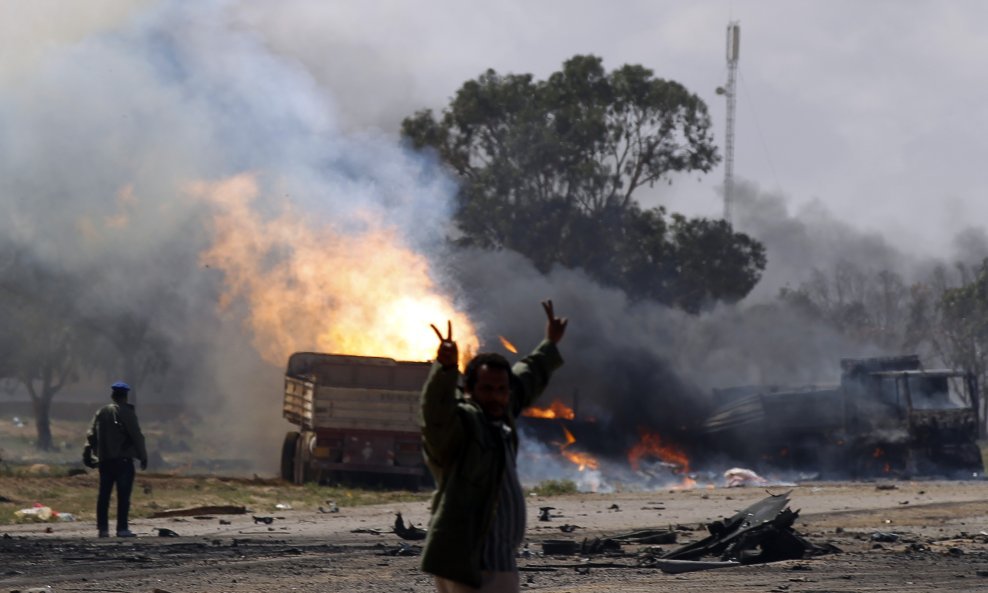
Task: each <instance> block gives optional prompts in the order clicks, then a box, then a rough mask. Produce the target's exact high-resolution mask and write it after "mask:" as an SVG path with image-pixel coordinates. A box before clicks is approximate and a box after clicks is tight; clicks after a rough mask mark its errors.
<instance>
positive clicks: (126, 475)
mask: <svg viewBox="0 0 988 593" xmlns="http://www.w3.org/2000/svg"><path fill="white" fill-rule="evenodd" d="M110 389H111V394H110V397H111V398H112V399H113V403H111V404H108V405H106V406H103V407H102V408H100V409H99V411H97V412H96V415H95V416H93V423H92V425H91V426H90V427H89V432H88V433H86V448H85V450H84V451H83V462H84V463H85V464H86V465H88V466H89V467H99V497H98V498H97V499H96V528H97V529H98V530H99V536H100V537H109V536H110V522H109V509H110V493H111V492H112V491H113V487H114V486H116V487H117V537H134V533H133V532H132V531H130V529H129V528H128V524H127V516H128V514H129V513H130V493H131V491H132V490H133V488H134V461H135V460H137V461H139V462H140V463H141V469H147V467H148V453H147V449H145V447H144V435H143V434H142V433H141V427H140V425H139V424H138V422H137V413H136V412H135V411H134V406H133V405H132V404H129V403H127V394H128V393H129V392H130V386H129V385H127V384H126V383H124V382H122V381H118V382H117V383H114V384H113V385H111V386H110Z"/></svg>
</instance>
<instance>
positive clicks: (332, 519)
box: [0, 481, 988, 593]
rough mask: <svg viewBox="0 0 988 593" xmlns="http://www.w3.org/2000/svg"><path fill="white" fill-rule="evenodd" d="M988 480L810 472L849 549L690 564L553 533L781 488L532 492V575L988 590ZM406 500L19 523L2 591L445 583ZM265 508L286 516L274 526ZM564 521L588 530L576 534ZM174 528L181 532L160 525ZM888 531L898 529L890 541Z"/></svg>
mask: <svg viewBox="0 0 988 593" xmlns="http://www.w3.org/2000/svg"><path fill="white" fill-rule="evenodd" d="M879 486H881V487H879ZM768 490H769V491H772V492H775V493H778V492H785V491H786V490H789V488H771V489H768ZM986 494H988V482H945V481H904V482H884V483H881V484H878V483H874V482H872V483H853V484H852V483H808V484H803V485H800V486H796V487H794V488H792V493H791V499H792V502H791V508H793V509H794V510H796V509H799V510H800V511H801V512H800V517H799V519H798V520H797V523H796V528H797V531H798V532H799V533H800V534H802V535H804V536H805V537H806V538H807V539H809V540H810V541H812V542H813V543H817V544H825V543H830V544H833V545H835V546H837V547H838V548H840V549H841V552H839V553H835V554H832V555H827V556H820V557H816V558H811V559H804V560H796V561H784V562H777V563H773V564H762V565H751V566H736V567H731V568H725V569H718V570H708V571H702V572H693V573H688V574H679V575H672V574H665V573H663V572H661V571H659V570H657V569H654V568H646V567H641V566H639V559H640V558H641V554H640V552H642V550H643V549H644V547H643V546H637V547H636V546H624V547H623V549H622V550H621V552H620V553H615V554H612V555H606V556H605V555H589V556H546V555H543V554H542V542H543V541H545V540H550V539H557V540H558V539H572V540H575V541H578V542H582V541H583V540H584V538H589V539H591V540H592V539H593V538H594V537H606V536H610V535H616V534H618V533H621V532H627V531H631V530H638V529H645V528H668V527H670V526H672V527H673V528H676V527H677V526H678V531H677V533H678V536H679V539H678V541H677V543H676V544H670V545H666V546H662V547H663V548H664V549H666V550H668V549H672V548H673V547H676V546H679V545H682V544H683V543H687V542H689V541H695V540H697V539H700V538H702V537H704V536H705V535H706V532H705V531H702V530H701V529H700V526H701V524H705V523H706V522H708V521H711V520H715V519H720V518H724V517H728V516H730V515H733V514H734V513H735V512H736V511H738V510H741V509H743V508H744V507H746V506H748V505H749V504H751V503H753V502H756V501H758V500H760V499H761V498H763V497H764V496H765V495H766V489H765V488H731V489H728V488H717V489H694V490H683V491H675V490H662V491H653V492H644V493H619V494H607V495H604V494H580V495H566V496H558V497H549V498H543V497H535V496H533V497H531V498H530V500H529V503H528V516H529V522H528V533H527V544H526V548H527V550H528V554H527V557H523V558H520V559H519V565H520V567H521V579H522V583H523V590H532V591H535V590H539V591H547V592H564V591H568V592H573V593H576V592H598V591H600V592H618V591H620V592H621V593H633V592H645V591H649V592H652V591H737V592H754V591H757V592H773V593H824V592H837V591H841V592H865V591H890V592H891V591H896V592H907V591H916V592H920V591H922V592H930V591H988V497H986ZM136 495H137V496H140V495H141V494H140V493H137V494H136ZM547 506H548V507H553V510H551V511H550V516H551V518H550V520H549V521H539V520H538V514H539V509H540V507H547ZM324 510H325V508H324ZM395 512H401V513H402V514H403V516H404V518H405V519H406V520H407V521H411V522H413V523H415V524H416V525H421V524H423V523H425V521H426V519H427V510H426V503H425V502H421V501H416V502H401V503H388V504H383V505H372V506H362V507H346V506H341V507H340V509H339V512H338V513H323V512H319V511H309V510H259V509H255V510H254V511H253V513H248V514H246V515H209V516H202V517H198V518H196V517H184V518H161V519H138V520H137V521H135V522H134V523H133V525H132V529H133V530H134V531H135V532H137V533H138V534H139V535H140V537H138V538H136V539H116V538H111V539H97V538H96V532H95V527H94V526H93V525H91V524H88V523H81V522H77V523H46V524H28V525H5V526H0V534H2V535H0V591H23V590H26V589H29V588H31V587H41V586H50V587H51V590H52V591H107V592H118V591H147V592H151V591H170V592H173V593H178V592H184V591H188V592H192V591H243V592H246V591H340V592H360V593H371V592H385V591H388V592H391V591H400V592H405V591H407V592H424V591H431V590H433V588H432V579H431V577H429V576H428V575H425V574H422V573H421V572H420V571H419V570H418V558H417V557H416V556H415V555H414V554H415V552H416V550H417V547H416V544H420V543H421V542H414V541H409V542H406V541H403V540H401V539H400V538H398V537H397V536H396V535H395V534H394V533H392V532H391V529H392V525H393V522H394V517H395V515H394V513H395ZM255 516H257V517H260V516H269V517H272V518H273V521H272V523H271V524H270V525H267V524H265V523H263V522H257V521H256V520H255V519H254V518H253V517H255ZM227 522H228V523H227ZM563 525H575V526H577V529H576V530H575V531H573V532H571V533H564V532H563V531H562V530H560V527H561V526H563ZM159 528H166V529H170V530H172V531H174V532H176V533H178V534H179V537H161V536H159V535H158V531H157V530H158V529H159ZM875 532H884V533H894V534H896V535H897V536H898V540H897V541H894V542H886V543H879V542H875V541H873V539H872V534H874V533H875Z"/></svg>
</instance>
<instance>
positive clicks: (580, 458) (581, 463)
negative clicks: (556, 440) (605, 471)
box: [559, 426, 600, 472]
mask: <svg viewBox="0 0 988 593" xmlns="http://www.w3.org/2000/svg"><path fill="white" fill-rule="evenodd" d="M563 436H564V437H565V438H566V442H565V443H562V444H561V445H560V446H559V452H560V453H561V454H562V456H563V457H565V458H566V459H568V460H569V461H570V462H571V463H573V464H575V465H576V466H578V468H579V471H581V472H582V471H584V470H586V469H587V468H589V469H597V468H599V467H600V463H599V462H598V461H597V460H596V459H595V458H594V457H593V456H592V455H589V454H587V453H581V452H578V451H567V449H566V448H567V447H569V446H570V445H572V444H573V443H575V442H576V437H574V436H573V433H571V432H570V431H568V430H566V427H565V426H564V427H563Z"/></svg>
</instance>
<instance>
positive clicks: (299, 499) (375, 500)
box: [0, 470, 430, 524]
mask: <svg viewBox="0 0 988 593" xmlns="http://www.w3.org/2000/svg"><path fill="white" fill-rule="evenodd" d="M8 471H10V470H8ZM98 483H99V475H98V474H97V472H96V471H94V470H92V471H87V472H86V473H84V474H79V475H75V476H68V475H62V476H35V475H29V474H26V473H18V472H14V474H13V475H10V476H5V477H3V478H2V479H0V524H10V523H14V522H16V520H15V517H14V513H15V512H16V511H17V510H19V509H23V508H28V507H30V506H32V505H33V504H34V503H40V504H43V505H45V506H49V507H51V508H52V509H54V510H56V511H58V512H62V513H72V514H73V515H75V516H76V518H77V519H78V520H80V521H95V520H96V494H97V487H98ZM429 495H430V494H429V493H427V492H409V491H400V490H399V491H383V490H382V491H378V490H365V489H359V488H346V487H331V486H319V485H317V484H305V485H303V486H296V485H294V484H289V483H287V482H284V481H282V480H277V479H261V478H255V479H250V478H225V477H212V476H199V477H196V476H169V475H164V474H143V473H138V475H137V479H136V480H135V481H134V494H133V495H132V497H131V507H130V509H131V510H130V514H131V517H135V518H140V517H147V516H149V515H151V514H152V513H154V512H155V511H160V510H165V509H171V508H182V507H192V506H201V505H242V506H246V507H247V508H248V509H250V510H251V511H253V512H255V513H271V512H275V511H276V509H275V505H276V504H278V503H285V504H289V505H291V507H292V508H293V509H296V510H308V511H315V510H317V509H318V508H319V507H320V506H326V505H327V504H328V503H327V501H330V500H332V501H335V502H336V504H337V505H338V506H339V507H341V508H345V507H353V506H363V505H369V504H379V503H393V502H407V501H421V500H428V498H429ZM115 505H116V502H114V501H111V503H110V508H111V510H113V509H114V508H116V507H115Z"/></svg>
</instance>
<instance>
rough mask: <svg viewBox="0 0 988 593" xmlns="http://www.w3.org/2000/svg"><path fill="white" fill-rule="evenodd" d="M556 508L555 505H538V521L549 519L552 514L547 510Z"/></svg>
mask: <svg viewBox="0 0 988 593" xmlns="http://www.w3.org/2000/svg"><path fill="white" fill-rule="evenodd" d="M554 510H556V507H539V521H551V520H552V516H551V515H550V514H549V511H554Z"/></svg>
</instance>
